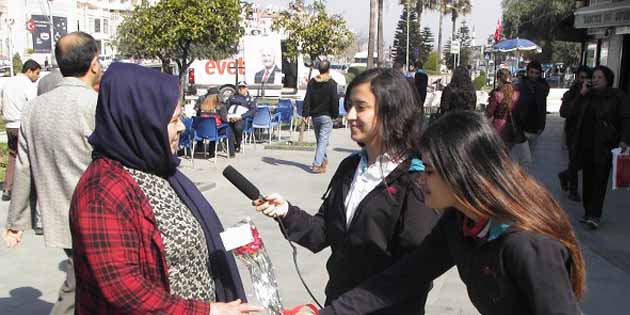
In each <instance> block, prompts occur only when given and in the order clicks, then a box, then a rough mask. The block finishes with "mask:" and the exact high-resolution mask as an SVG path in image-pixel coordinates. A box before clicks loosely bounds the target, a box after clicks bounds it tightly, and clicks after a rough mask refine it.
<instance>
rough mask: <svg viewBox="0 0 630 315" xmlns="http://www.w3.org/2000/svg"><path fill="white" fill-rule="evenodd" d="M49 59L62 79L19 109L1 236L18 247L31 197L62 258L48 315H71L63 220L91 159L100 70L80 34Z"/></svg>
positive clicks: (89, 40) (91, 43) (90, 41)
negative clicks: (59, 280) (8, 199)
mask: <svg viewBox="0 0 630 315" xmlns="http://www.w3.org/2000/svg"><path fill="white" fill-rule="evenodd" d="M55 56H56V58H57V64H58V65H59V68H60V70H61V74H62V75H63V76H64V79H63V82H62V83H61V84H60V85H59V86H58V87H57V88H56V89H54V90H52V91H50V92H48V93H45V94H43V95H41V96H38V97H37V98H35V99H34V100H33V101H31V102H30V103H29V104H28V105H27V106H25V108H24V110H23V113H22V124H21V129H20V136H19V150H18V161H17V163H16V173H15V184H14V187H13V193H12V198H11V204H10V205H9V212H8V215H7V223H6V228H7V230H6V231H5V233H4V236H5V239H6V241H7V244H8V245H9V247H15V246H18V245H19V244H20V242H21V240H22V236H23V231H24V230H26V229H30V228H31V222H30V221H31V208H30V207H31V197H33V196H35V195H36V197H37V207H38V208H39V210H40V211H41V213H42V219H43V220H42V223H43V229H44V241H45V244H46V246H47V247H55V248H62V249H63V250H64V252H65V253H66V255H67V256H68V264H67V266H66V280H65V281H64V283H63V285H62V287H61V289H60V290H59V298H58V300H57V303H55V305H54V306H53V309H52V311H51V314H53V315H56V314H74V296H75V277H74V267H73V261H74V260H73V255H72V237H71V235H70V224H69V222H68V209H69V208H70V198H71V196H72V193H73V192H74V188H75V186H76V184H77V182H78V181H79V177H81V174H83V171H85V169H86V168H87V166H88V164H89V163H90V161H91V160H92V146H91V145H90V144H89V143H88V141H87V137H88V136H89V135H90V134H91V133H92V132H93V131H94V112H95V110H96V98H97V94H96V92H95V91H94V90H93V89H92V86H93V84H94V82H95V81H96V80H98V78H99V77H100V74H101V71H102V68H101V65H100V64H99V61H98V47H97V43H96V40H94V38H93V37H92V36H90V35H88V34H86V33H83V32H74V33H69V34H66V35H64V36H62V37H61V38H60V39H59V40H58V41H57V43H56V46H55Z"/></svg>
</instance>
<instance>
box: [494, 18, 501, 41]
mask: <svg viewBox="0 0 630 315" xmlns="http://www.w3.org/2000/svg"><path fill="white" fill-rule="evenodd" d="M502 32H503V26H502V25H501V20H497V28H496V30H495V31H494V41H495V42H498V41H500V40H501V33H502Z"/></svg>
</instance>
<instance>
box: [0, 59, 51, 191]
mask: <svg viewBox="0 0 630 315" xmlns="http://www.w3.org/2000/svg"><path fill="white" fill-rule="evenodd" d="M41 69H42V67H41V66H40V65H39V64H38V63H37V62H36V61H34V60H32V59H29V60H27V61H26V62H25V63H24V64H23V65H22V72H21V73H19V74H18V75H16V76H15V77H12V78H10V79H8V80H7V81H6V82H5V83H4V87H3V89H2V116H3V117H4V124H5V128H6V132H7V144H8V147H9V161H8V163H7V168H6V170H5V175H4V187H3V189H2V200H4V201H8V200H11V189H12V188H13V176H14V173H15V158H16V157H17V150H18V134H19V132H20V121H21V119H20V118H21V116H22V111H23V110H24V107H25V106H26V104H27V103H28V102H30V101H32V100H33V99H34V98H35V97H36V96H37V90H36V86H35V83H34V82H35V81H37V79H39V73H40V71H41Z"/></svg>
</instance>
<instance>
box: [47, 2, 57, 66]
mask: <svg viewBox="0 0 630 315" xmlns="http://www.w3.org/2000/svg"><path fill="white" fill-rule="evenodd" d="M52 2H53V0H48V1H46V3H47V4H48V14H49V15H50V64H51V65H52V64H55V26H54V23H53V13H52Z"/></svg>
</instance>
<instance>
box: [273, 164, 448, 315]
mask: <svg viewBox="0 0 630 315" xmlns="http://www.w3.org/2000/svg"><path fill="white" fill-rule="evenodd" d="M359 161H360V157H359V155H357V154H355V155H352V156H350V157H348V158H346V159H345V160H344V161H342V162H341V165H340V166H339V168H338V169H337V172H336V173H335V175H334V176H333V178H332V180H331V183H330V186H329V191H328V194H327V196H326V197H325V199H324V202H323V204H322V206H321V208H320V209H319V212H318V213H317V214H316V215H310V214H308V213H307V212H305V211H303V210H300V209H299V208H297V207H295V206H293V205H291V206H290V208H289V212H288V213H287V215H286V216H285V218H284V219H283V221H282V222H283V224H284V225H285V227H286V228H287V234H288V235H287V238H288V239H289V240H291V241H294V242H297V243H298V244H300V245H302V246H304V247H306V248H308V249H309V250H311V251H313V252H319V251H321V250H322V249H324V248H326V247H328V246H330V247H331V249H332V254H331V256H330V258H329V259H328V263H327V264H326V269H327V270H328V275H329V277H330V279H329V281H328V284H327V285H326V304H329V303H330V302H331V301H333V300H334V299H336V298H337V297H339V296H340V295H341V294H343V293H345V292H347V291H349V290H350V289H352V288H354V287H355V286H357V285H359V284H360V283H362V282H363V281H365V280H367V279H368V278H370V277H372V276H374V275H377V274H379V273H380V272H382V271H384V270H385V269H386V268H387V267H389V266H391V265H393V264H394V263H395V262H396V261H398V260H399V259H400V258H401V257H402V256H403V255H405V254H407V253H409V252H411V251H412V250H413V249H414V248H415V247H416V246H418V245H419V244H420V243H421V242H422V241H423V240H424V238H425V236H426V235H427V234H428V233H429V232H430V231H431V229H432V227H433V226H434V225H435V223H436V222H437V219H438V214H437V213H436V212H435V211H433V210H431V209H428V208H426V207H425V206H424V204H423V196H422V195H421V192H420V191H419V189H418V188H417V186H416V185H415V184H413V183H412V181H413V180H414V178H415V176H414V174H413V173H410V172H409V171H408V168H409V162H408V161H406V162H403V163H402V164H401V165H399V166H398V168H396V169H395V170H394V171H392V172H391V173H390V174H389V175H388V176H387V177H386V178H385V181H384V182H386V183H387V186H386V185H385V184H384V182H381V183H380V184H379V185H378V186H377V187H376V188H374V190H372V191H371V192H370V193H369V194H368V195H367V196H366V197H365V198H364V199H363V200H362V201H361V203H360V204H359V206H358V207H357V209H356V212H355V214H354V216H353V219H352V222H351V223H350V226H349V227H348V228H346V226H347V225H346V209H345V207H344V204H345V202H344V201H345V198H346V196H347V194H348V191H349V189H350V185H351V184H352V179H353V178H354V174H355V171H356V168H357V166H358V164H359ZM420 265H422V264H420ZM429 286H430V280H427V281H425V282H423V283H416V288H417V290H416V291H415V292H414V294H412V295H410V296H409V298H407V299H405V300H402V299H401V300H400V301H398V303H396V305H395V306H393V307H390V308H388V309H386V310H383V311H380V312H374V313H371V314H373V315H376V314H383V315H385V314H398V315H418V314H424V303H425V300H426V296H427V294H428V291H429Z"/></svg>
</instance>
